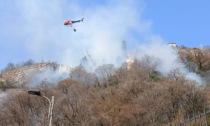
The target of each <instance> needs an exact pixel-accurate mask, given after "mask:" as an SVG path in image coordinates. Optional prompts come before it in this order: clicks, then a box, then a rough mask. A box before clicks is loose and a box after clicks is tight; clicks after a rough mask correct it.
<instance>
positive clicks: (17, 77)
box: [0, 62, 63, 87]
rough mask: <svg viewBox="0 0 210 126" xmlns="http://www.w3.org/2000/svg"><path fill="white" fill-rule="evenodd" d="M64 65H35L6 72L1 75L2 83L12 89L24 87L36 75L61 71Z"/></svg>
mask: <svg viewBox="0 0 210 126" xmlns="http://www.w3.org/2000/svg"><path fill="white" fill-rule="evenodd" d="M62 67H63V66H62V65H58V64H56V63H48V62H46V63H33V64H30V65H24V66H19V67H17V68H14V69H11V70H6V71H3V72H1V73H0V82H1V84H3V85H9V86H11V87H22V86H24V85H27V83H28V82H29V81H30V79H32V78H33V77H34V76H35V75H37V74H39V73H42V72H45V71H48V70H50V71H60V70H63V69H62Z"/></svg>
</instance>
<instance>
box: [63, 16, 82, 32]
mask: <svg viewBox="0 0 210 126" xmlns="http://www.w3.org/2000/svg"><path fill="white" fill-rule="evenodd" d="M83 20H84V18H82V19H81V20H77V21H71V20H67V21H66V22H65V23H64V25H65V26H71V27H72V24H74V23H78V22H83ZM74 32H76V29H74Z"/></svg>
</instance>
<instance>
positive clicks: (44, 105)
mask: <svg viewBox="0 0 210 126" xmlns="http://www.w3.org/2000/svg"><path fill="white" fill-rule="evenodd" d="M205 51H207V53H208V55H207V54H205V53H204V50H195V52H192V53H190V54H187V53H186V52H184V51H180V55H181V59H182V60H183V62H184V63H185V65H186V67H188V68H190V69H192V71H194V72H196V73H198V74H200V75H201V76H202V77H204V78H205V79H206V84H204V85H202V86H201V85H199V84H198V83H197V82H196V81H193V80H188V79H186V78H185V77H184V76H183V75H182V74H180V72H179V70H174V71H171V72H170V73H169V74H167V75H164V76H163V75H161V74H160V73H159V72H158V71H156V66H154V65H151V61H150V58H149V57H145V58H143V59H142V60H134V62H133V63H132V64H131V65H130V66H129V68H128V65H127V64H126V63H124V64H122V65H121V67H119V68H115V67H114V66H113V65H112V64H105V65H103V66H99V67H98V68H97V69H96V70H95V72H93V73H89V72H88V71H86V70H85V69H84V68H82V67H76V68H74V69H72V70H71V71H70V74H69V78H67V79H65V80H61V81H60V82H58V83H56V84H54V85H51V84H48V83H47V82H44V83H43V82H42V83H40V84H39V85H38V86H37V87H36V89H38V90H40V91H41V92H42V94H43V95H45V96H46V97H49V98H50V97H51V96H55V104H54V109H53V121H52V124H53V126H110V125H113V126H158V125H167V124H168V122H173V121H177V120H179V118H180V116H181V117H185V116H186V115H190V116H192V115H193V114H194V113H197V112H202V111H203V110H204V109H205V108H208V107H209V105H210V97H209V92H210V87H209V84H210V81H209V80H210V79H209V71H210V57H209V56H210V54H209V50H205ZM10 67H11V66H10ZM11 68H13V67H11ZM27 91H28V89H27V87H25V88H23V89H21V90H20V91H13V92H12V91H11V93H9V94H8V96H7V97H3V98H2V99H1V102H0V108H1V109H0V125H2V126H11V125H14V126H16V125H17V126H29V125H30V126H33V125H34V126H35V125H40V126H45V125H48V123H49V119H48V105H49V104H48V101H46V99H44V98H42V97H38V96H33V95H29V94H28V93H27Z"/></svg>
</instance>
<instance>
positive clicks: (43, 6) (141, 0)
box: [0, 0, 210, 69]
mask: <svg viewBox="0 0 210 126" xmlns="http://www.w3.org/2000/svg"><path fill="white" fill-rule="evenodd" d="M208 5H210V1H209V0H193V1H192V0H184V1H183V0H170V1H169V0H158V1H157V0H100V1H99V0H91V1H89V0H9V1H8V0H0V24H1V27H0V61H1V62H0V69H3V68H5V67H6V65H7V64H8V63H14V64H18V63H21V62H24V61H27V60H29V59H32V60H34V61H35V62H40V61H55V62H58V63H61V64H68V65H78V64H79V62H80V59H81V58H82V57H84V54H85V53H86V52H88V53H89V54H91V56H92V57H93V58H94V59H95V60H96V61H97V62H98V64H102V63H114V64H117V61H116V60H117V59H119V56H120V54H121V48H120V47H121V42H122V41H123V40H125V41H126V43H127V46H128V47H127V48H128V50H130V51H132V50H134V49H136V48H141V46H145V45H146V47H147V46H148V45H151V44H152V43H161V44H159V45H162V44H167V43H169V42H175V43H177V44H178V45H179V46H186V47H197V48H200V47H201V46H207V45H210V36H209V33H210V31H209V28H210V17H209V16H208V12H210V8H209V7H208ZM83 17H84V22H82V23H77V24H75V25H73V28H71V27H65V26H64V25H63V23H64V22H65V21H66V20H68V19H71V20H78V19H81V18H83ZM74 28H76V29H77V32H73V29H74ZM157 47H161V46H157ZM164 47H165V46H164ZM155 51H158V49H157V48H155ZM163 53H164V52H163ZM172 53H173V52H172Z"/></svg>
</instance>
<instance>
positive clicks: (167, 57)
mask: <svg viewBox="0 0 210 126" xmlns="http://www.w3.org/2000/svg"><path fill="white" fill-rule="evenodd" d="M151 38H152V39H150V40H149V41H148V43H147V44H143V45H140V46H139V48H138V49H137V51H136V52H135V57H137V58H138V59H141V58H142V57H144V56H145V55H147V56H149V57H151V58H152V63H153V64H154V65H156V69H157V71H159V72H160V73H162V74H163V75H166V74H168V73H169V72H171V71H173V70H176V69H179V71H180V73H181V74H182V75H184V76H185V77H186V78H187V79H190V80H195V81H196V82H197V83H199V84H202V79H201V77H200V76H199V75H197V74H195V73H192V72H190V71H189V70H188V69H186V68H185V65H184V64H183V63H182V61H181V59H180V57H179V54H178V52H177V51H178V50H177V49H175V48H172V47H170V46H169V45H167V44H166V42H164V40H162V39H161V38H160V37H158V36H155V37H151ZM154 38H155V39H154Z"/></svg>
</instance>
